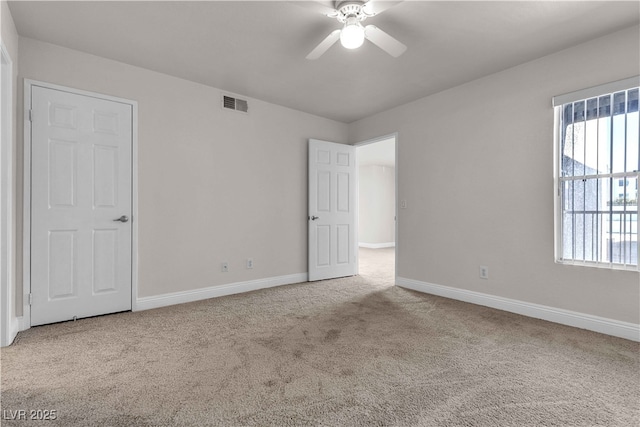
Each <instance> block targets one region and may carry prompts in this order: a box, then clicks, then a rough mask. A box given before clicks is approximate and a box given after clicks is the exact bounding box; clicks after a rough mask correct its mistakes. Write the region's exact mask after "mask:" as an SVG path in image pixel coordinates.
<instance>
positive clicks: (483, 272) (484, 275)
mask: <svg viewBox="0 0 640 427" xmlns="http://www.w3.org/2000/svg"><path fill="white" fill-rule="evenodd" d="M480 278H481V279H488V278H489V267H487V266H486V265H481V266H480Z"/></svg>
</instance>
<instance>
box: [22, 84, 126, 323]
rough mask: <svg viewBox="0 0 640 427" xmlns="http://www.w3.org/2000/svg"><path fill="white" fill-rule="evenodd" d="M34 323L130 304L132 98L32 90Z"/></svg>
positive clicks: (39, 88) (52, 90)
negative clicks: (126, 100) (122, 99)
mask: <svg viewBox="0 0 640 427" xmlns="http://www.w3.org/2000/svg"><path fill="white" fill-rule="evenodd" d="M30 108H31V123H30V124H31V217H30V223H31V258H30V259H31V266H30V267H31V295H32V303H31V326H35V325H40V324H45V323H52V322H58V321H63V320H70V319H73V318H81V317H88V316H95V315H100V314H106V313H114V312H118V311H125V310H131V286H132V276H131V271H132V246H131V243H132V227H131V217H132V138H133V132H132V129H133V127H132V105H129V104H125V103H121V102H116V101H111V100H107V99H99V98H96V97H92V96H85V95H80V94H76V93H70V92H66V91H64V90H56V89H52V88H47V87H40V86H36V85H33V86H32V89H31V106H30Z"/></svg>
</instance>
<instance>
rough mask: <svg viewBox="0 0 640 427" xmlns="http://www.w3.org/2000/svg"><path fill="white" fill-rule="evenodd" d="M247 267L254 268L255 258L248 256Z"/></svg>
mask: <svg viewBox="0 0 640 427" xmlns="http://www.w3.org/2000/svg"><path fill="white" fill-rule="evenodd" d="M247 268H253V258H247Z"/></svg>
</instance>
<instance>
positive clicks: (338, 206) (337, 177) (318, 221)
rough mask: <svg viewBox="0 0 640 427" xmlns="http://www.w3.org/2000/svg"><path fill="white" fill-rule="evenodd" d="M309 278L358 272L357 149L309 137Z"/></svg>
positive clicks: (317, 278)
mask: <svg viewBox="0 0 640 427" xmlns="http://www.w3.org/2000/svg"><path fill="white" fill-rule="evenodd" d="M308 220H309V280H311V281H313V280H322V279H332V278H336V277H345V276H353V275H355V274H356V273H357V248H358V246H357V240H356V149H355V147H353V146H351V145H344V144H336V143H333V142H326V141H318V140H314V139H310V140H309V218H308Z"/></svg>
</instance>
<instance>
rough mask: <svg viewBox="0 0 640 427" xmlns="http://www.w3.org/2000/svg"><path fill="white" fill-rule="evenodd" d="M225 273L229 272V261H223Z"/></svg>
mask: <svg viewBox="0 0 640 427" xmlns="http://www.w3.org/2000/svg"><path fill="white" fill-rule="evenodd" d="M221 270H222V272H223V273H228V272H229V263H228V262H226V261H225V262H223V263H222V268H221Z"/></svg>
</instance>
